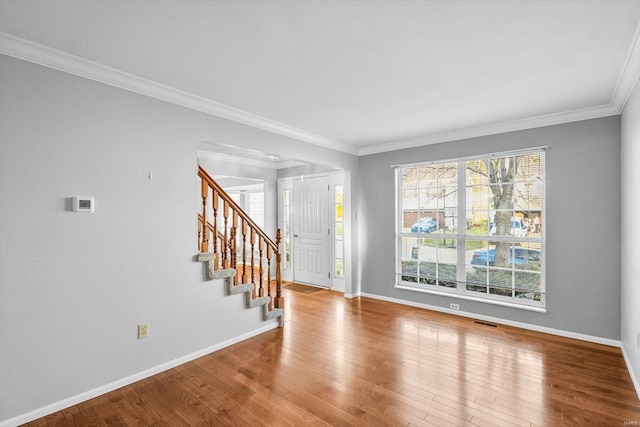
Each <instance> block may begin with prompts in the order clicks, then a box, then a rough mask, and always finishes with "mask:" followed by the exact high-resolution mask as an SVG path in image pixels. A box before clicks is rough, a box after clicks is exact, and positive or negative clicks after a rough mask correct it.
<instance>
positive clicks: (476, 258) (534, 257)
mask: <svg viewBox="0 0 640 427" xmlns="http://www.w3.org/2000/svg"><path fill="white" fill-rule="evenodd" d="M509 252H510V255H509V263H512V262H513V263H514V264H516V265H522V264H526V263H528V262H535V261H540V250H538V249H530V248H522V247H520V246H511V248H510V249H509ZM487 253H488V256H489V262H488V265H493V264H494V260H495V256H496V250H495V249H489V251H486V250H484V251H474V252H473V257H472V258H471V264H472V265H487ZM514 257H515V258H514Z"/></svg>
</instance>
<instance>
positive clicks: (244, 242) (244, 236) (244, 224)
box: [242, 218, 247, 283]
mask: <svg viewBox="0 0 640 427" xmlns="http://www.w3.org/2000/svg"><path fill="white" fill-rule="evenodd" d="M246 276H247V220H246V219H244V218H242V283H247V279H246Z"/></svg>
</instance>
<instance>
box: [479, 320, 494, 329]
mask: <svg viewBox="0 0 640 427" xmlns="http://www.w3.org/2000/svg"><path fill="white" fill-rule="evenodd" d="M473 323H475V324H477V325H482V326H491V327H492V328H497V327H498V325H496V324H495V323H489V322H483V321H482V320H474V321H473Z"/></svg>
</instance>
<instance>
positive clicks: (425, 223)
mask: <svg viewBox="0 0 640 427" xmlns="http://www.w3.org/2000/svg"><path fill="white" fill-rule="evenodd" d="M437 229H438V220H437V219H435V218H420V219H418V222H416V223H415V224H413V225H412V226H411V232H412V233H431V232H432V231H436V230H437Z"/></svg>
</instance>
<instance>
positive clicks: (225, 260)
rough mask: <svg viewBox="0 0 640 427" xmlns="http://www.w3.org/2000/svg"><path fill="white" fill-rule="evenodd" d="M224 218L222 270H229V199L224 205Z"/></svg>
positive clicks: (225, 200)
mask: <svg viewBox="0 0 640 427" xmlns="http://www.w3.org/2000/svg"><path fill="white" fill-rule="evenodd" d="M222 216H223V217H224V244H223V245H222V248H223V250H222V268H229V258H228V256H227V246H228V245H229V202H228V201H227V199H224V200H223V203H222Z"/></svg>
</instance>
